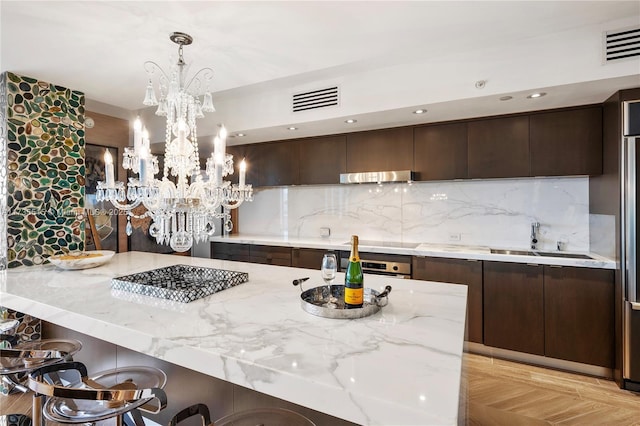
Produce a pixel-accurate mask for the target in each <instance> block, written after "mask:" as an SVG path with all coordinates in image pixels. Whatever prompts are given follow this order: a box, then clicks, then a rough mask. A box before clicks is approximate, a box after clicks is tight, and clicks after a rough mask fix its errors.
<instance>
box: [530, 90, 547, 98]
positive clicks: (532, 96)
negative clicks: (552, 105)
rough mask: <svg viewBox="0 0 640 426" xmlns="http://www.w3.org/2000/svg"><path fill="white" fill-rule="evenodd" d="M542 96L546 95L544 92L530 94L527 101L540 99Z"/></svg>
mask: <svg viewBox="0 0 640 426" xmlns="http://www.w3.org/2000/svg"><path fill="white" fill-rule="evenodd" d="M544 95H546V93H545V92H536V93H532V94H530V95H529V96H527V99H535V98H541V97H543V96H544Z"/></svg>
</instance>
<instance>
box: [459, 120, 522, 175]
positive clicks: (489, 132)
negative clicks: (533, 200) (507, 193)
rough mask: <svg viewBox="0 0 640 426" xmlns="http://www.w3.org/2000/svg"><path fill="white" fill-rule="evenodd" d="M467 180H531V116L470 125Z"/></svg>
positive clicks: (475, 122)
mask: <svg viewBox="0 0 640 426" xmlns="http://www.w3.org/2000/svg"><path fill="white" fill-rule="evenodd" d="M468 132H469V135H468V167H469V169H468V177H470V178H503V177H521V176H529V175H530V173H529V172H530V170H529V116H527V115H523V116H515V117H504V118H503V117H500V118H492V119H487V120H477V121H470V122H469V123H468Z"/></svg>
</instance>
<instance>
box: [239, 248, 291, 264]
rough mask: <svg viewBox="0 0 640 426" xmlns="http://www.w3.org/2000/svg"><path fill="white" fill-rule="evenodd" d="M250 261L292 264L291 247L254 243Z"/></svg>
mask: <svg viewBox="0 0 640 426" xmlns="http://www.w3.org/2000/svg"><path fill="white" fill-rule="evenodd" d="M249 261H250V262H252V263H262V264H264V265H278V266H291V248H290V247H277V246H259V245H252V246H251V258H250V260H249Z"/></svg>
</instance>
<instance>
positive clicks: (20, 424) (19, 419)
mask: <svg viewBox="0 0 640 426" xmlns="http://www.w3.org/2000/svg"><path fill="white" fill-rule="evenodd" d="M0 426H31V418H30V417H29V416H25V415H23V414H5V415H0Z"/></svg>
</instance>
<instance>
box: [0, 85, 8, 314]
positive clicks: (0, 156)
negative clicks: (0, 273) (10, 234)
mask: <svg viewBox="0 0 640 426" xmlns="http://www.w3.org/2000/svg"><path fill="white" fill-rule="evenodd" d="M5 79H6V73H2V74H0V270H4V269H7V265H8V261H7V85H6V83H5ZM0 311H1V309H0ZM0 319H2V317H1V316H0Z"/></svg>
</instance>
